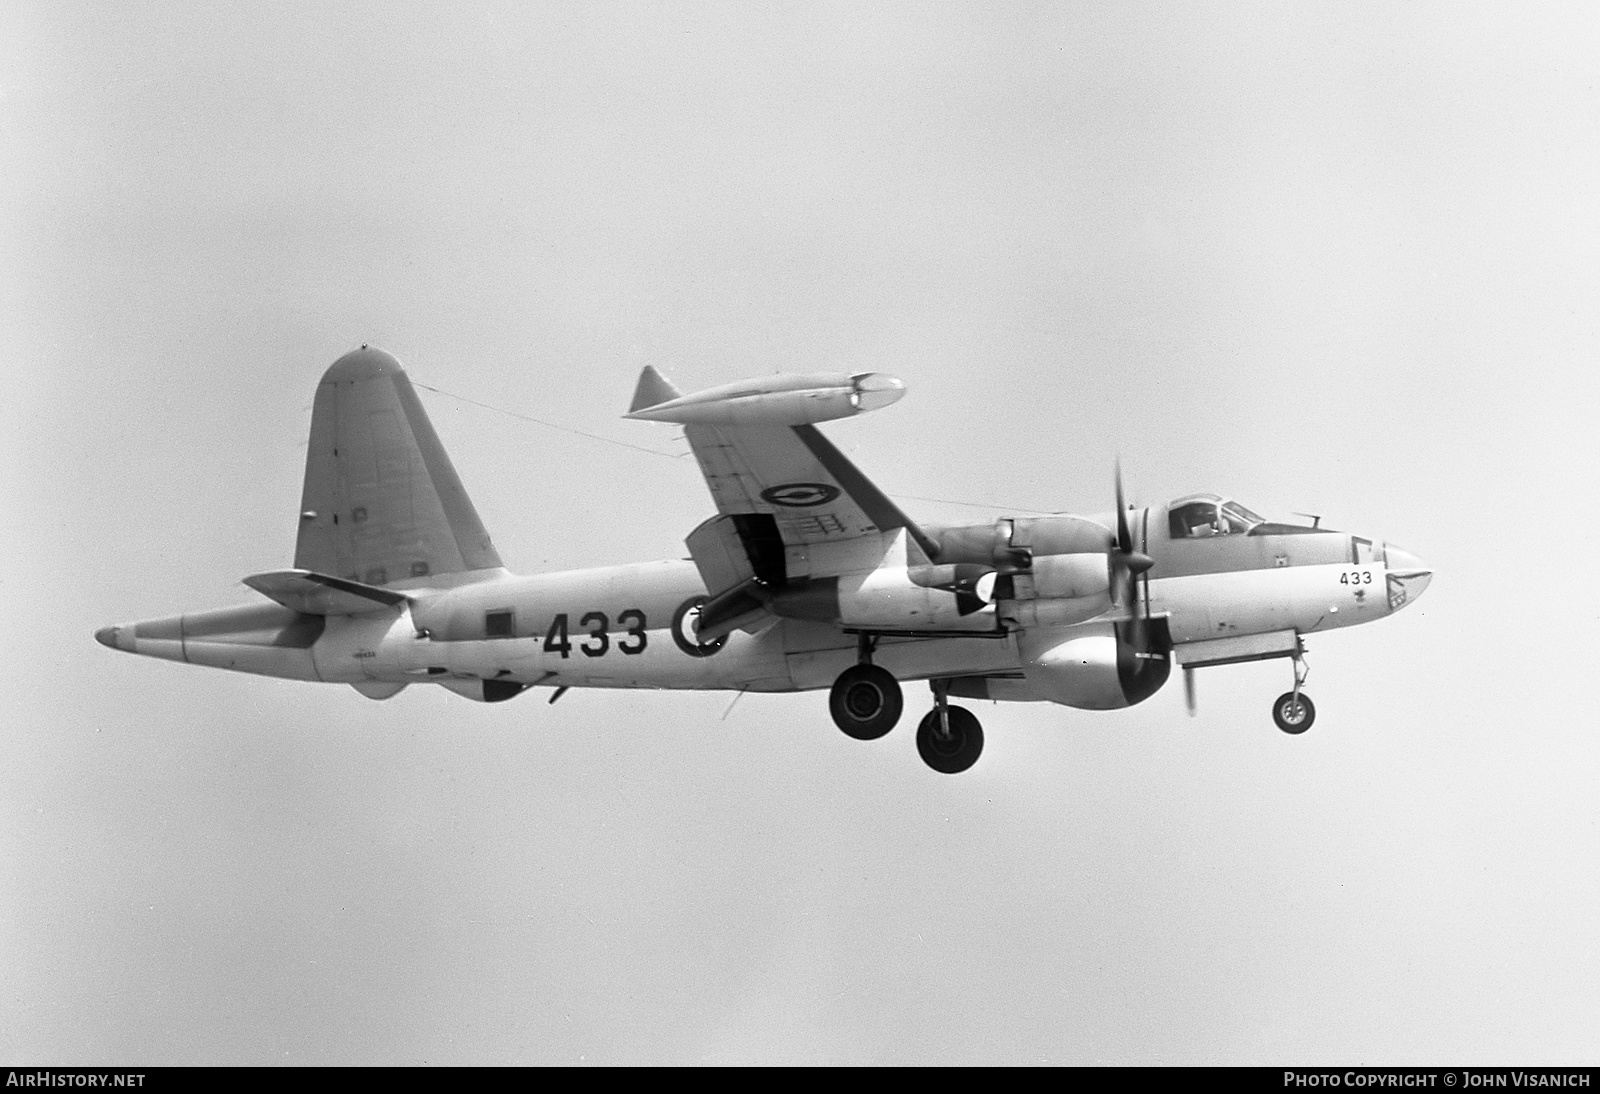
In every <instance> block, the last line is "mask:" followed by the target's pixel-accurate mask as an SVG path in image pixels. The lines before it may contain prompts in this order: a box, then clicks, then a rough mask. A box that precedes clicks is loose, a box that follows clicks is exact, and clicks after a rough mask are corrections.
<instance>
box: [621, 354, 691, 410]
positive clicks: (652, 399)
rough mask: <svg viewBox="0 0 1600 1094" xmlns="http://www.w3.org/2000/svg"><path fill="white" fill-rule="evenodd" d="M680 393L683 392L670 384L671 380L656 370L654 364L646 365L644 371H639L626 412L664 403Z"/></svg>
mask: <svg viewBox="0 0 1600 1094" xmlns="http://www.w3.org/2000/svg"><path fill="white" fill-rule="evenodd" d="M681 394H683V393H682V392H681V391H679V390H678V389H677V388H675V387H673V386H672V381H671V380H668V379H667V378H666V377H665V376H663V375H661V373H659V372H657V371H656V366H654V365H646V366H644V371H643V372H641V373H639V382H638V384H636V385H635V386H634V389H633V402H631V403H629V404H628V413H629V414H632V413H634V412H636V411H640V410H645V409H647V408H649V407H653V406H656V405H657V404H659V403H665V402H667V401H669V400H671V399H676V398H677V397H678V396H679V395H681Z"/></svg>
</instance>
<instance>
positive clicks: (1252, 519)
mask: <svg viewBox="0 0 1600 1094" xmlns="http://www.w3.org/2000/svg"><path fill="white" fill-rule="evenodd" d="M1222 515H1223V516H1224V517H1226V518H1227V520H1228V523H1229V524H1230V525H1231V526H1232V528H1233V534H1235V535H1247V534H1248V533H1249V531H1250V529H1252V528H1254V527H1255V526H1256V525H1258V524H1261V523H1263V522H1264V521H1265V520H1266V518H1265V517H1262V516H1259V515H1257V514H1255V513H1252V512H1251V511H1250V510H1248V509H1246V508H1245V507H1244V506H1242V505H1240V504H1239V503H1238V502H1236V501H1225V502H1223V503H1222Z"/></svg>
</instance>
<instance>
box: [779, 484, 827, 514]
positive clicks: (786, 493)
mask: <svg viewBox="0 0 1600 1094" xmlns="http://www.w3.org/2000/svg"><path fill="white" fill-rule="evenodd" d="M838 496H839V488H838V487H837V486H829V485H828V484H827V483H825V482H786V483H784V484H783V485H782V486H769V487H767V489H765V490H763V491H761V500H762V501H770V502H771V503H772V504H773V505H786V506H788V507H789V508H790V509H806V508H809V507H810V506H813V505H826V504H827V503H828V502H830V501H832V500H833V499H834V498H836V497H838Z"/></svg>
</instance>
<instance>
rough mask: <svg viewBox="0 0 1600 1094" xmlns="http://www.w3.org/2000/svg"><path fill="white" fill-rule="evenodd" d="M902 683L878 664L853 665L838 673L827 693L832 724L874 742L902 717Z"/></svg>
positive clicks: (858, 738)
mask: <svg viewBox="0 0 1600 1094" xmlns="http://www.w3.org/2000/svg"><path fill="white" fill-rule="evenodd" d="M904 707H905V699H904V697H903V696H902V695H901V694H900V682H899V681H898V680H896V679H895V678H894V677H893V676H891V675H890V674H889V672H888V671H887V670H885V669H880V668H879V667H878V666H877V665H854V666H852V667H851V668H847V669H845V670H844V671H843V672H841V673H840V674H839V679H837V680H835V681H834V682H833V692H832V693H831V694H830V695H829V696H828V711H829V713H831V714H832V715H833V724H834V725H836V726H838V727H839V728H840V729H842V730H844V731H845V734H846V735H847V736H850V737H854V738H855V739H856V740H858V741H875V740H877V739H878V738H879V737H882V736H883V735H884V734H885V733H887V732H889V731H890V730H891V729H893V728H894V724H895V723H896V722H898V721H899V720H900V711H901V710H902V709H903V708H904Z"/></svg>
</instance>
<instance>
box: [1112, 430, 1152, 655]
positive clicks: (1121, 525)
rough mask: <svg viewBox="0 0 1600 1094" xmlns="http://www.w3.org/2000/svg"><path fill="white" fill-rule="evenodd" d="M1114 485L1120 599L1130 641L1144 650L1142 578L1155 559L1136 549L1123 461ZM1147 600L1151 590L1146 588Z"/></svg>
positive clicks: (1118, 463) (1117, 465) (1145, 606)
mask: <svg viewBox="0 0 1600 1094" xmlns="http://www.w3.org/2000/svg"><path fill="white" fill-rule="evenodd" d="M1114 466H1115V476H1114V482H1115V487H1116V494H1117V555H1116V566H1117V574H1118V577H1119V581H1118V582H1117V585H1118V588H1117V594H1118V599H1119V600H1120V601H1121V603H1122V604H1123V605H1125V606H1126V608H1127V610H1128V621H1129V628H1128V638H1129V641H1131V642H1132V643H1133V647H1134V649H1137V650H1143V649H1144V648H1145V632H1146V627H1145V623H1146V620H1147V617H1148V616H1149V614H1150V606H1149V604H1148V603H1145V604H1140V602H1139V575H1141V574H1143V573H1144V572H1145V571H1146V570H1148V569H1150V567H1152V566H1154V565H1155V559H1153V558H1151V557H1150V556H1149V555H1147V554H1144V553H1142V552H1139V551H1135V550H1134V549H1133V531H1132V530H1131V529H1130V528H1129V527H1128V504H1127V499H1126V497H1125V496H1124V494H1123V492H1122V458H1121V457H1120V456H1119V457H1118V458H1117V460H1116V463H1115V465H1114ZM1146 594H1147V599H1148V586H1146Z"/></svg>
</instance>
